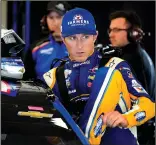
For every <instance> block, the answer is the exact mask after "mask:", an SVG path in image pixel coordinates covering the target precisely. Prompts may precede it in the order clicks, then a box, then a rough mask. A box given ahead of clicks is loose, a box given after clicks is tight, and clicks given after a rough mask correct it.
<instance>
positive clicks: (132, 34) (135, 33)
mask: <svg viewBox="0 0 156 145" xmlns="http://www.w3.org/2000/svg"><path fill="white" fill-rule="evenodd" d="M143 36H144V32H143V31H142V30H141V29H140V28H130V29H129V30H128V31H127V38H128V41H129V42H140V41H141V40H142V38H143Z"/></svg>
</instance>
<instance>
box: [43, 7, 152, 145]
mask: <svg viewBox="0 0 156 145" xmlns="http://www.w3.org/2000/svg"><path fill="white" fill-rule="evenodd" d="M97 35H98V32H97V31H96V25H95V21H94V18H93V16H92V14H91V13H90V12H89V11H87V10H85V9H82V8H75V9H72V10H70V11H68V12H67V13H66V14H65V15H64V17H63V21H62V37H63V41H64V44H65V45H66V47H67V49H68V52H69V58H70V60H69V61H67V62H65V64H64V65H61V66H60V67H58V68H53V69H52V70H50V71H48V72H47V73H45V74H44V76H43V77H44V79H45V81H46V83H47V85H48V86H49V87H50V88H51V89H52V90H53V92H54V94H55V95H56V96H57V97H58V98H59V99H60V100H61V101H62V103H63V104H64V105H65V107H66V108H67V110H68V111H69V112H70V113H71V114H75V115H79V118H77V119H75V121H76V122H77V124H78V125H79V126H80V128H81V129H82V131H83V132H84V134H85V136H86V137H87V138H88V140H89V142H90V143H91V144H93V145H95V144H101V145H106V144H107V145H137V144H138V142H137V135H136V134H135V132H134V131H136V130H134V129H135V128H136V126H137V125H141V124H143V123H144V122H146V121H147V120H149V119H150V118H152V117H153V116H154V114H155V113H154V110H155V103H154V102H152V100H150V97H149V95H148V93H147V92H146V91H145V89H144V88H143V87H142V86H141V84H140V83H139V82H138V80H137V79H136V78H135V77H134V76H133V74H132V72H131V69H130V67H129V65H128V64H127V63H126V61H124V60H122V59H120V58H117V57H113V58H111V59H110V60H109V61H108V62H107V63H105V66H104V65H103V62H102V60H103V58H102V55H101V54H100V52H99V51H95V50H94V42H95V41H96V38H97ZM101 62H102V63H101ZM101 64H102V65H103V66H101ZM62 66H63V67H62ZM62 68H63V75H64V78H65V80H64V81H65V87H66V89H67V91H65V90H63V89H62V90H61V85H63V80H59V79H60V77H58V76H61V70H62ZM66 94H67V95H66Z"/></svg>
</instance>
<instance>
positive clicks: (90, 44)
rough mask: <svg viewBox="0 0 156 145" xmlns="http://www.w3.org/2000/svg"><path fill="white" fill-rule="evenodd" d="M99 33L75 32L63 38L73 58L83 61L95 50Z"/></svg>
mask: <svg viewBox="0 0 156 145" xmlns="http://www.w3.org/2000/svg"><path fill="white" fill-rule="evenodd" d="M96 39H97V35H87V34H75V35H72V36H68V37H65V38H64V39H63V41H64V44H65V45H66V47H67V49H68V52H69V55H70V58H71V60H74V61H78V62H83V61H86V59H87V58H88V57H89V56H90V55H91V54H92V53H93V52H94V42H95V40H96Z"/></svg>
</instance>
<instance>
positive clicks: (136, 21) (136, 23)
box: [109, 10, 142, 28]
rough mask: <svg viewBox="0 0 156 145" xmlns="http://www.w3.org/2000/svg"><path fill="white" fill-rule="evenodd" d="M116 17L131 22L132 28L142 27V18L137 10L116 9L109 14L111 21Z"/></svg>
mask: <svg viewBox="0 0 156 145" xmlns="http://www.w3.org/2000/svg"><path fill="white" fill-rule="evenodd" d="M116 18H125V19H126V21H127V22H128V23H130V25H131V27H132V28H136V27H137V28H141V27H142V25H141V19H140V17H139V16H138V15H137V13H136V12H135V11H132V10H120V11H115V12H113V13H111V14H110V15H109V20H110V22H111V21H112V20H114V19H116Z"/></svg>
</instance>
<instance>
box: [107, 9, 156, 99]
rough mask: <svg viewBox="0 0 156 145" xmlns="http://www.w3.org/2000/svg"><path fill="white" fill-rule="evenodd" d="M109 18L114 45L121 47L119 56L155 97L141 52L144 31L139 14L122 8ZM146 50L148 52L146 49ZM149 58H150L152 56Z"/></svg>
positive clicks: (110, 35) (110, 37) (110, 33)
mask: <svg viewBox="0 0 156 145" xmlns="http://www.w3.org/2000/svg"><path fill="white" fill-rule="evenodd" d="M109 20H110V25H109V29H108V35H109V39H110V42H111V45H112V47H114V48H119V50H120V54H119V55H118V57H120V58H122V59H124V60H126V61H127V62H128V63H129V65H130V66H131V68H132V69H133V71H134V72H133V73H134V75H136V77H137V78H138V80H139V81H140V83H141V84H142V85H143V87H144V88H145V89H146V90H147V91H148V93H149V94H150V95H151V97H153V95H154V93H153V91H152V90H154V84H153V87H152V88H153V89H152V88H151V86H150V85H149V84H150V79H148V74H147V71H150V70H145V68H146V64H145V62H143V57H144V56H142V54H141V53H140V52H141V49H143V47H142V46H141V43H140V42H141V39H142V38H143V31H142V29H141V28H142V26H141V20H140V18H139V16H138V15H137V14H136V13H135V12H134V11H128V10H127V11H126V10H122V11H115V12H113V13H111V14H110V16H109ZM144 52H145V53H146V51H145V50H144ZM147 56H148V54H147ZM148 58H149V59H150V57H148ZM150 61H151V67H154V66H153V65H152V60H151V59H150ZM154 78H155V77H154ZM154 78H153V79H154ZM153 98H154V97H153Z"/></svg>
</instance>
